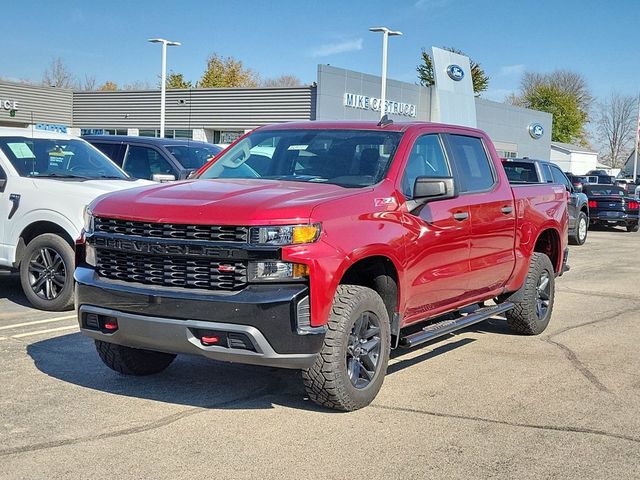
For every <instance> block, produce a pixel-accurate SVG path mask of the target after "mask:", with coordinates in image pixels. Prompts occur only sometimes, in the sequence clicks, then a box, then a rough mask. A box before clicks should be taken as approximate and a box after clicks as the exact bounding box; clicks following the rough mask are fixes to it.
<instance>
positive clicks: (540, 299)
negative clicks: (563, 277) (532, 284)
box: [536, 271, 551, 320]
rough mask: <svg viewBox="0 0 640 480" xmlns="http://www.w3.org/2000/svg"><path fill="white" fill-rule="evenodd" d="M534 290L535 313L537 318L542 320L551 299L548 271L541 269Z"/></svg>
mask: <svg viewBox="0 0 640 480" xmlns="http://www.w3.org/2000/svg"><path fill="white" fill-rule="evenodd" d="M536 292H537V296H536V315H537V316H538V319H539V320H542V319H543V318H544V317H545V316H546V315H547V311H548V310H549V303H550V301H551V282H550V281H549V273H548V272H546V271H543V272H542V274H541V275H540V279H539V280H538V285H537V286H536Z"/></svg>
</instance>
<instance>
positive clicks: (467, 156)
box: [446, 134, 516, 296]
mask: <svg viewBox="0 0 640 480" xmlns="http://www.w3.org/2000/svg"><path fill="white" fill-rule="evenodd" d="M446 140H447V149H448V151H449V152H450V157H451V158H452V159H453V162H454V165H455V169H456V177H457V180H458V186H459V193H460V198H464V199H465V200H466V202H467V204H468V205H469V220H470V222H471V236H470V250H469V269H470V275H469V290H470V294H471V296H475V295H480V294H483V293H486V292H489V291H494V290H498V289H500V288H501V287H502V286H503V285H504V284H505V283H506V281H507V280H508V279H509V277H510V276H511V272H512V270H513V266H514V263H515V254H514V236H515V225H516V221H515V205H514V200H513V192H512V191H511V186H510V185H509V183H508V182H507V181H504V182H501V181H500V180H499V177H498V174H497V172H496V170H495V165H494V163H493V160H492V159H491V156H490V154H489V150H488V149H487V148H486V145H485V144H484V141H483V139H482V138H480V137H474V136H470V135H458V134H448V135H446Z"/></svg>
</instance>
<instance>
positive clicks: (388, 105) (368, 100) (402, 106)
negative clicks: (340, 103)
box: [344, 93, 418, 117]
mask: <svg viewBox="0 0 640 480" xmlns="http://www.w3.org/2000/svg"><path fill="white" fill-rule="evenodd" d="M381 104H382V100H380V99H379V98H376V97H369V96H367V95H358V94H355V93H345V94H344V106H345V107H350V108H359V109H361V110H373V111H376V112H379V111H380V107H381ZM384 110H385V112H386V113H389V114H394V115H404V116H406V117H415V116H416V115H417V111H418V107H417V106H416V105H413V104H412V103H404V102H395V101H393V100H387V101H385V109H384Z"/></svg>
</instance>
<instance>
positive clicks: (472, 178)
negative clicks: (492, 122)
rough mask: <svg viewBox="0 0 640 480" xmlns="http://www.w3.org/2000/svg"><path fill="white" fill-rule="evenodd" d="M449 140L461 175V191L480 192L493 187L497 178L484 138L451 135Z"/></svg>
mask: <svg viewBox="0 0 640 480" xmlns="http://www.w3.org/2000/svg"><path fill="white" fill-rule="evenodd" d="M449 142H450V145H451V149H452V150H453V155H454V158H455V162H456V167H457V169H458V173H459V175H460V191H461V192H478V191H482V190H488V189H489V188H491V186H492V185H493V184H494V183H495V178H494V175H493V169H492V168H491V163H490V162H489V159H488V158H487V153H486V152H485V149H484V145H483V144H482V140H481V139H479V138H477V137H467V136H464V135H450V136H449Z"/></svg>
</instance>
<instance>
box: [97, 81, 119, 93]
mask: <svg viewBox="0 0 640 480" xmlns="http://www.w3.org/2000/svg"><path fill="white" fill-rule="evenodd" d="M97 90H98V92H115V91H116V90H118V84H117V83H116V82H112V81H111V80H107V81H106V82H104V83H103V84H102V85H100V86H99V87H98V88H97Z"/></svg>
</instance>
